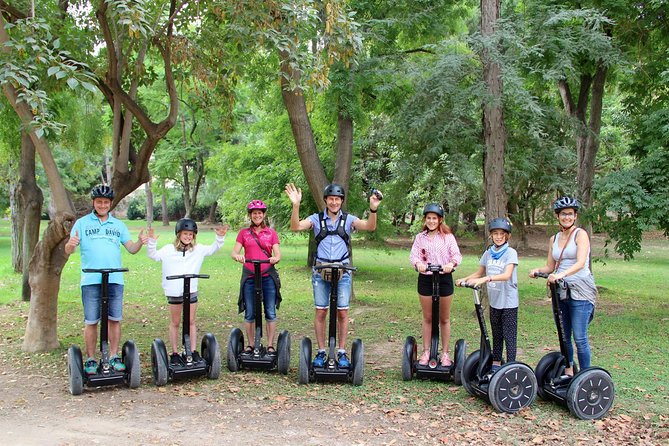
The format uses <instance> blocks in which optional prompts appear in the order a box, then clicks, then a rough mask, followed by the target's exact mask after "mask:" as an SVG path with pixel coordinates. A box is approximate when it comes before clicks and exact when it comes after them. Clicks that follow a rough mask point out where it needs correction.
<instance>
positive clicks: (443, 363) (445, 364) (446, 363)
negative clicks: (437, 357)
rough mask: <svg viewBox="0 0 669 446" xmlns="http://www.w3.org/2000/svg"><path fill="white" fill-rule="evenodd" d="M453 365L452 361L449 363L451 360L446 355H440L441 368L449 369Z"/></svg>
mask: <svg viewBox="0 0 669 446" xmlns="http://www.w3.org/2000/svg"><path fill="white" fill-rule="evenodd" d="M452 365H453V361H451V358H449V357H448V353H444V354H443V355H441V366H442V367H450V366H452Z"/></svg>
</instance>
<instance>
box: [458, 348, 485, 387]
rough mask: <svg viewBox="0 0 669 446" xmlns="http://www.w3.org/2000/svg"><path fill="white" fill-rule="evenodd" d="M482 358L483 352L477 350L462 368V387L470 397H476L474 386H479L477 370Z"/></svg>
mask: <svg viewBox="0 0 669 446" xmlns="http://www.w3.org/2000/svg"><path fill="white" fill-rule="evenodd" d="M480 357H481V351H480V350H476V351H475V352H473V353H472V354H471V355H469V356H468V357H467V359H466V360H465V363H464V365H463V366H462V375H461V376H462V387H464V388H465V390H466V391H467V393H468V394H470V395H476V394H475V393H474V384H478V378H477V376H476V370H477V369H478V368H479V360H480V359H479V358H480Z"/></svg>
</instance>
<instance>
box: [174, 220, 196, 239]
mask: <svg viewBox="0 0 669 446" xmlns="http://www.w3.org/2000/svg"><path fill="white" fill-rule="evenodd" d="M181 231H193V232H194V233H195V234H197V223H195V220H193V219H192V218H182V219H181V220H179V221H178V222H177V225H176V226H175V227H174V233H175V234H177V235H178V234H179V233H180V232H181Z"/></svg>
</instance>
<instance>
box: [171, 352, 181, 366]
mask: <svg viewBox="0 0 669 446" xmlns="http://www.w3.org/2000/svg"><path fill="white" fill-rule="evenodd" d="M170 364H172V365H180V364H181V355H180V354H179V353H172V354H171V355H170Z"/></svg>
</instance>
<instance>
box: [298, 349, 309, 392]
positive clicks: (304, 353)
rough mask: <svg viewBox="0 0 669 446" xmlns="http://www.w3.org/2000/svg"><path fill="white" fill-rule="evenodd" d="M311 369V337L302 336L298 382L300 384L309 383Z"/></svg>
mask: <svg viewBox="0 0 669 446" xmlns="http://www.w3.org/2000/svg"><path fill="white" fill-rule="evenodd" d="M310 371H311V339H309V338H302V343H301V344H300V357H299V364H298V374H297V382H299V383H300V384H309V374H310Z"/></svg>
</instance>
